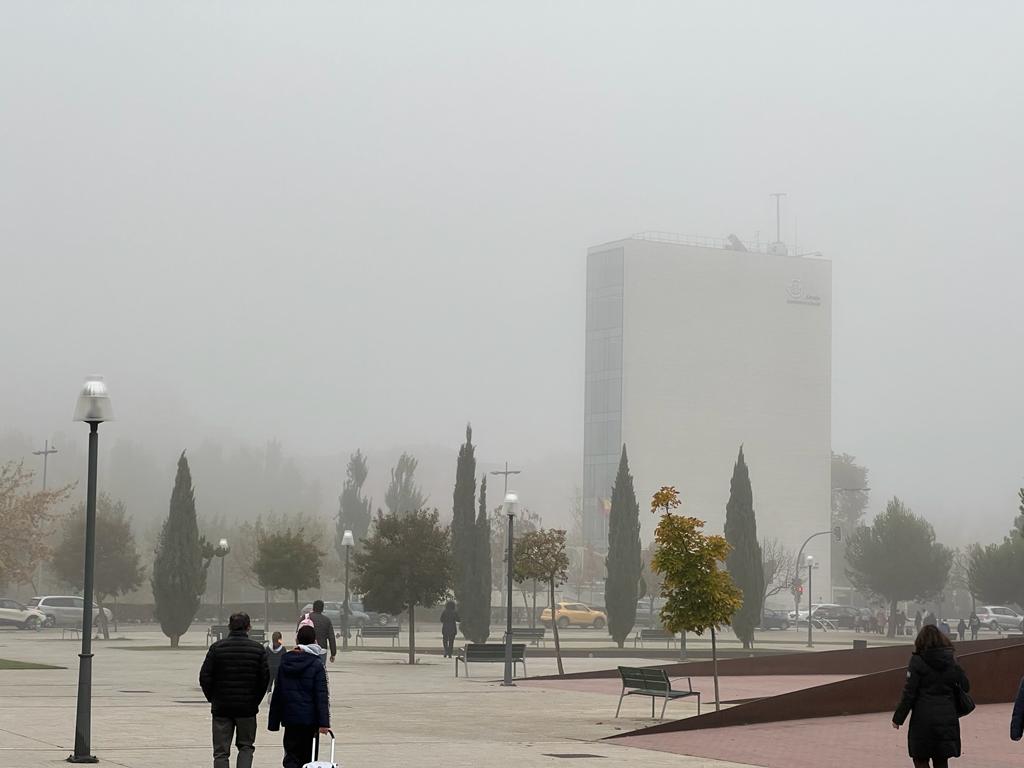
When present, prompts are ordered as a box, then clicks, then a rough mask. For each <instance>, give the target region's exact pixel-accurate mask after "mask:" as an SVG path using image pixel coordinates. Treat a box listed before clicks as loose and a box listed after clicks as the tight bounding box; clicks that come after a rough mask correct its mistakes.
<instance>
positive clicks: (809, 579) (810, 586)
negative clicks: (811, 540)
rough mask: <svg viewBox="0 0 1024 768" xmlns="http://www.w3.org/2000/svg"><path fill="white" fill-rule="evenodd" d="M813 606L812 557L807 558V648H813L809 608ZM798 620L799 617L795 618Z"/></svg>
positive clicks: (812, 626)
mask: <svg viewBox="0 0 1024 768" xmlns="http://www.w3.org/2000/svg"><path fill="white" fill-rule="evenodd" d="M813 605H814V555H808V556H807V647H808V648H813V647H814V637H813V635H812V634H811V632H812V631H813V628H814V624H813V623H812V622H811V607H812V606H813ZM797 618H799V616H798V617H797Z"/></svg>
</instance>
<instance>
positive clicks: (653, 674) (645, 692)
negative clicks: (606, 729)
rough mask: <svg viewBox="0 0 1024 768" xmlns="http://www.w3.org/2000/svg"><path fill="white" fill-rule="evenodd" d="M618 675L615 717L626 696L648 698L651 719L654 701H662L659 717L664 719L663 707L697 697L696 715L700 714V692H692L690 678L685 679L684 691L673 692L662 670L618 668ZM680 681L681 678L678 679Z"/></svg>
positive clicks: (666, 675)
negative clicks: (620, 689)
mask: <svg viewBox="0 0 1024 768" xmlns="http://www.w3.org/2000/svg"><path fill="white" fill-rule="evenodd" d="M619 675H620V676H621V677H622V693H621V694H620V695H619V706H618V708H617V709H616V710H615V717H618V716H619V712H620V710H621V709H622V700H623V699H624V698H625V697H626V696H650V697H651V717H654V702H655V700H656V699H664V703H663V704H662V705H661V717H659V718H658V719H659V720H664V719H665V707H667V706H668V703H669V702H670V701H675V700H676V699H685V698H689V697H690V696H696V697H697V714H698V715H699V714H700V691H695V690H693V685H692V683H691V682H690V678H686V690H685V691H681V690H673V688H672V681H671V680H669V678H668V673H667V672H666V671H665V670H664V669H658V668H653V667H619ZM679 679H680V680H681V679H682V678H679Z"/></svg>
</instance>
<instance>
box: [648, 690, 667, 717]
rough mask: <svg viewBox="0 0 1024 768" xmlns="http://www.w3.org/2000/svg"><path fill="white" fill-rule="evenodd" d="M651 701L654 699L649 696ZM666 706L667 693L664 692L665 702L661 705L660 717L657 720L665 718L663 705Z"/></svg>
mask: <svg viewBox="0 0 1024 768" xmlns="http://www.w3.org/2000/svg"><path fill="white" fill-rule="evenodd" d="M651 701H654V699H653V698H651ZM667 706H668V694H667V693H666V694H665V703H663V704H662V705H661V717H659V718H658V719H659V720H664V719H665V707H667Z"/></svg>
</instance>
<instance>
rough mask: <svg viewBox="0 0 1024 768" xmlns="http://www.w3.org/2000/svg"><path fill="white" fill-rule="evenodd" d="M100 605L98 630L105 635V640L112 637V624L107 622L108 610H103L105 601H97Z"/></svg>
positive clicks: (97, 620) (97, 618) (97, 622)
mask: <svg viewBox="0 0 1024 768" xmlns="http://www.w3.org/2000/svg"><path fill="white" fill-rule="evenodd" d="M96 605H98V606H99V613H97V614H96V631H97V633H100V634H102V635H103V639H104V640H109V639H110V624H109V623H108V622H107V612H106V611H104V610H103V603H101V602H100V601H99V600H97V601H96Z"/></svg>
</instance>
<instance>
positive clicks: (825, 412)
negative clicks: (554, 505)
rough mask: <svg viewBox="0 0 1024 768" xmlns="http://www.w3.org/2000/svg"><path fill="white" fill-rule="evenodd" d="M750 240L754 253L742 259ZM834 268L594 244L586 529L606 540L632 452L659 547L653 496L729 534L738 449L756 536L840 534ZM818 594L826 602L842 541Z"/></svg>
mask: <svg viewBox="0 0 1024 768" xmlns="http://www.w3.org/2000/svg"><path fill="white" fill-rule="evenodd" d="M744 247H746V248H748V250H742V249H743V248H744ZM831 299H832V265H831V263H830V262H829V261H827V260H825V259H821V258H803V257H797V256H788V255H785V248H784V246H781V244H776V245H775V246H773V247H769V248H762V249H754V248H752V247H751V246H744V245H743V244H741V243H740V242H739V241H738V240H736V239H734V238H730V240H729V241H717V242H713V241H710V240H708V241H700V242H695V241H692V240H688V239H686V238H683V237H680V236H672V235H664V234H643V235H636V236H633V237H631V238H628V239H625V240H619V241H616V242H612V243H606V244H604V245H598V246H595V247H593V248H590V249H589V251H588V255H587V339H586V341H587V349H586V397H585V426H584V475H583V495H584V505H585V513H584V536H585V538H586V540H587V542H588V543H589V544H591V545H593V546H595V547H597V548H599V549H605V548H606V547H607V541H608V533H607V504H608V499H610V498H611V487H612V484H613V483H614V480H615V472H616V469H617V465H618V460H619V452H620V450H621V448H622V444H623V443H625V444H626V446H627V450H628V453H629V460H630V468H631V470H632V472H633V476H634V479H635V485H636V493H637V500H638V501H639V502H640V509H641V521H642V525H643V533H642V536H641V538H642V541H643V543H644V545H645V546H646V545H647V544H648V543H649V542H650V541H651V540H652V539H653V530H654V526H655V524H656V520H655V517H654V516H653V515H652V514H650V512H649V511H648V509H649V501H650V498H651V495H652V494H653V493H654V491H656V490H657V489H658V488H659V487H661V486H663V485H674V486H676V488H678V490H679V491H680V494H681V497H682V500H683V506H682V507H681V509H680V511H681V512H683V513H685V514H690V515H693V516H696V517H699V518H701V519H703V520H705V521H706V522H707V525H706V526H705V532H707V533H721V531H722V529H723V526H724V523H725V505H726V502H727V501H728V498H729V480H730V478H731V477H732V469H733V463H734V462H735V460H736V455H737V452H738V450H739V447H740V445H741V444H742V445H743V446H744V453H745V455H746V460H747V464H748V466H749V467H750V476H751V484H752V486H753V491H754V509H755V511H756V513H757V525H758V535H759V536H760V537H761V538H765V537H776V538H778V539H780V540H781V541H782V542H783V544H785V545H786V546H788V547H791V548H792V549H793V550H794V551H795V550H796V549H797V548H799V546H800V545H801V544H802V543H803V541H804V539H805V538H807V536H809V535H810V534H812V533H815V532H817V531H826V530H828V529H829V527H830V511H829V509H830V475H829V473H830V458H831V435H830V418H831V416H830V403H831V393H830V379H831V343H832V300H831ZM807 553H809V554H812V555H814V556H815V558H816V559H817V560H818V561H819V562H820V568H816V569H815V573H814V577H815V578H814V599H815V601H817V600H819V599H822V600H826V601H827V599H828V598H829V597H830V594H831V585H830V583H829V581H830V579H829V539H828V537H825V536H822V537H819V538H816V539H815V540H814V541H813V542H811V544H810V545H809V546H808V548H807Z"/></svg>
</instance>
